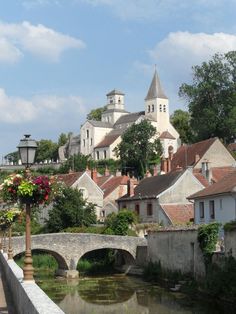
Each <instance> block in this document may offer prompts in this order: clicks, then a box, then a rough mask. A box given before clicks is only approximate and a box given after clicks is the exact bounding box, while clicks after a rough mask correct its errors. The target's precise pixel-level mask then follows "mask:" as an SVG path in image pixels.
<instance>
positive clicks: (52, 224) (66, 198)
mask: <svg viewBox="0 0 236 314" xmlns="http://www.w3.org/2000/svg"><path fill="white" fill-rule="evenodd" d="M93 223H96V214H95V210H94V204H92V203H87V202H86V201H85V200H84V199H83V197H82V195H81V193H80V192H79V191H78V190H76V189H72V188H69V187H66V188H65V189H64V190H63V193H62V194H61V195H59V196H57V197H56V199H55V202H54V206H53V208H52V209H51V210H50V211H49V220H48V222H47V226H48V229H49V231H50V232H59V231H62V230H63V229H65V228H68V227H81V226H89V225H90V224H93Z"/></svg>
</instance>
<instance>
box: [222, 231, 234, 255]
mask: <svg viewBox="0 0 236 314" xmlns="http://www.w3.org/2000/svg"><path fill="white" fill-rule="evenodd" d="M224 240H225V253H226V255H228V254H231V252H232V256H233V257H234V258H235V259H236V230H231V231H225V239H224Z"/></svg>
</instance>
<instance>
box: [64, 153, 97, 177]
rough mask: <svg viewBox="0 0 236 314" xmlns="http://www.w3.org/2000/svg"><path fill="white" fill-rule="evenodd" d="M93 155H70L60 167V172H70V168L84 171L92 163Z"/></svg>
mask: <svg viewBox="0 0 236 314" xmlns="http://www.w3.org/2000/svg"><path fill="white" fill-rule="evenodd" d="M90 162H91V157H90V156H89V155H82V154H76V155H73V156H70V157H69V158H68V159H67V161H66V162H65V163H64V164H63V165H61V167H60V168H59V171H58V172H59V173H68V172H69V170H70V169H72V170H73V171H84V170H85V169H86V167H87V166H88V165H89V164H90Z"/></svg>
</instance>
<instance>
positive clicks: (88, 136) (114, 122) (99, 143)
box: [59, 70, 181, 160]
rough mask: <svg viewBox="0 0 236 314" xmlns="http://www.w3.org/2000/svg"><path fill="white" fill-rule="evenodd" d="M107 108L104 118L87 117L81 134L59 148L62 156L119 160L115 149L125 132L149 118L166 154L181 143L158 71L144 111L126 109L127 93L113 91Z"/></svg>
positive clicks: (174, 149)
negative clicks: (98, 119)
mask: <svg viewBox="0 0 236 314" xmlns="http://www.w3.org/2000/svg"><path fill="white" fill-rule="evenodd" d="M106 96H107V105H106V110H105V111H104V112H103V113H102V118H101V121H95V120H87V121H86V122H85V123H84V124H83V125H82V126H81V129H80V135H79V136H74V137H72V138H71V139H70V140H69V142H68V143H67V144H66V145H65V147H61V148H60V150H59V155H60V159H63V156H64V155H67V156H71V155H73V154H76V153H81V154H83V155H91V156H92V158H93V159H94V160H102V159H110V158H112V159H116V156H115V154H114V151H113V150H114V148H115V147H116V146H117V145H118V144H119V143H120V142H121V136H122V134H123V133H124V132H125V131H126V130H127V128H129V127H130V126H131V125H132V124H133V123H139V122H141V121H142V120H144V119H146V120H148V121H150V123H151V124H152V125H153V126H154V127H155V129H156V132H157V133H156V134H157V136H158V137H159V139H160V141H161V143H162V146H163V157H165V158H167V157H168V154H169V152H170V151H171V152H172V153H175V152H176V151H177V149H178V147H179V146H180V144H181V143H180V138H179V133H178V132H177V131H176V130H175V128H174V127H173V126H172V124H171V123H170V116H169V99H168V97H167V96H166V95H165V93H164V90H163V89H162V86H161V82H160V79H159V76H158V74H157V71H156V70H155V72H154V75H153V79H152V82H151V85H150V87H149V90H148V92H147V96H146V98H145V102H144V109H145V110H144V111H139V112H134V113H130V112H128V111H126V110H125V94H124V93H123V92H121V91H119V90H116V89H114V90H112V91H111V92H109V93H108V94H107V95H106Z"/></svg>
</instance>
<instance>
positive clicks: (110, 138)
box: [95, 129, 125, 149]
mask: <svg viewBox="0 0 236 314" xmlns="http://www.w3.org/2000/svg"><path fill="white" fill-rule="evenodd" d="M124 131H125V130H121V129H115V130H112V131H111V132H110V133H108V134H107V135H106V136H105V137H104V139H103V140H102V141H101V142H99V143H98V144H97V145H96V147H95V149H96V148H102V147H108V146H110V145H111V144H112V143H114V141H115V140H116V139H117V138H118V137H119V136H120V135H121V134H122V133H123V132H124Z"/></svg>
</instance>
